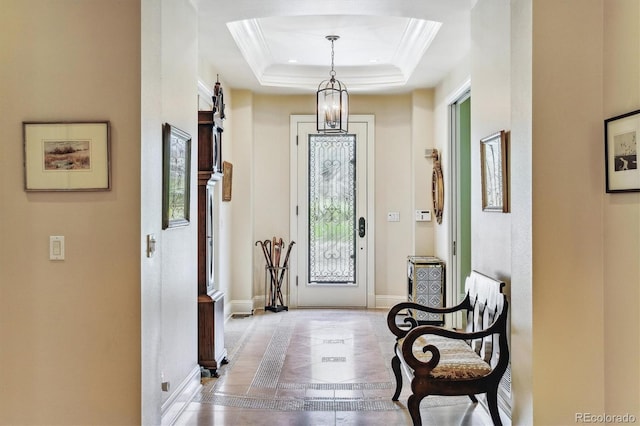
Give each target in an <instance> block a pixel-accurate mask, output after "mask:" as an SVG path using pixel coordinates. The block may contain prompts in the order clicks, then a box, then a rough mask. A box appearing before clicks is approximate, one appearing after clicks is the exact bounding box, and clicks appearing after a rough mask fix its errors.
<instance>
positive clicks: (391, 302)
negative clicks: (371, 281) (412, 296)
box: [375, 295, 407, 309]
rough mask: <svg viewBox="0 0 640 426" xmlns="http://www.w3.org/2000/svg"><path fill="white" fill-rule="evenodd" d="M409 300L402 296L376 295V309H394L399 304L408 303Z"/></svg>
mask: <svg viewBox="0 0 640 426" xmlns="http://www.w3.org/2000/svg"><path fill="white" fill-rule="evenodd" d="M406 301H407V298H406V296H405V297H402V296H390V295H380V296H378V295H376V306H375V307H376V308H385V309H388V308H392V307H393V306H395V305H396V304H398V303H401V302H406Z"/></svg>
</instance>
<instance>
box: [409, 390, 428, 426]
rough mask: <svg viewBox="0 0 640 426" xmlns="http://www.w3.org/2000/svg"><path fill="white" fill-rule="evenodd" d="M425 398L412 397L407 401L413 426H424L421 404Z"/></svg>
mask: <svg viewBox="0 0 640 426" xmlns="http://www.w3.org/2000/svg"><path fill="white" fill-rule="evenodd" d="M422 398H424V396H416V395H411V396H410V397H409V400H408V401H407V408H409V414H410V415H411V420H412V421H413V426H422V418H421V417H420V402H422Z"/></svg>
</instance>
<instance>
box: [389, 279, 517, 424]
mask: <svg viewBox="0 0 640 426" xmlns="http://www.w3.org/2000/svg"><path fill="white" fill-rule="evenodd" d="M503 286H504V282H502V281H499V280H496V279H493V278H490V277H488V276H486V275H483V274H481V273H479V272H476V271H473V272H472V273H471V274H470V275H469V276H468V277H467V279H466V282H465V293H466V295H465V298H464V300H463V301H462V302H461V303H460V304H458V305H457V306H452V307H449V308H434V307H427V306H423V305H419V304H416V303H412V302H403V303H399V304H397V305H395V306H394V307H393V308H391V310H390V311H389V313H388V315H387V325H388V326H389V329H390V330H391V332H392V333H393V334H394V335H395V336H396V345H395V356H394V357H393V359H392V360H391V366H392V368H393V372H394V374H395V378H396V390H395V393H394V395H393V397H392V399H393V400H394V401H397V400H398V397H399V396H400V392H401V390H402V372H401V369H402V370H403V371H404V373H405V375H406V376H407V377H408V378H409V380H410V381H411V391H412V394H411V396H409V399H408V403H407V406H408V409H409V414H410V415H411V418H412V420H413V424H414V426H419V425H421V418H420V402H421V401H422V399H423V398H424V397H426V396H428V395H449V396H453V395H468V396H469V398H470V399H471V401H472V402H474V403H476V402H478V400H477V399H476V396H475V395H476V394H481V393H486V395H487V405H488V406H489V412H490V414H491V419H492V420H493V423H494V424H495V425H502V422H501V421H500V415H499V412H498V400H497V398H498V396H497V394H498V386H499V383H500V379H501V377H502V375H503V374H504V372H505V370H506V369H507V366H508V364H509V347H508V342H507V311H508V302H507V298H506V296H505V295H504V294H503V293H502V287H503ZM417 310H420V311H424V312H430V313H437V314H452V313H455V312H458V311H463V313H464V314H465V318H466V328H465V329H464V330H453V329H447V328H444V327H438V326H433V325H419V324H418V322H417V321H416V320H415V319H414V318H413V317H412V316H408V315H407V312H411V311H417Z"/></svg>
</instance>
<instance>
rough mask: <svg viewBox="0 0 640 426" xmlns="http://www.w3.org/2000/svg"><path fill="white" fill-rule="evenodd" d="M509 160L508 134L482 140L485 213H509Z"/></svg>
mask: <svg viewBox="0 0 640 426" xmlns="http://www.w3.org/2000/svg"><path fill="white" fill-rule="evenodd" d="M507 158H508V157H507V132H505V131H504V130H501V131H499V132H497V133H494V134H493V135H491V136H487V137H486V138H484V139H481V140H480V168H481V173H482V210H483V211H494V212H502V213H507V212H508V211H509V175H508V170H509V168H508V167H507Z"/></svg>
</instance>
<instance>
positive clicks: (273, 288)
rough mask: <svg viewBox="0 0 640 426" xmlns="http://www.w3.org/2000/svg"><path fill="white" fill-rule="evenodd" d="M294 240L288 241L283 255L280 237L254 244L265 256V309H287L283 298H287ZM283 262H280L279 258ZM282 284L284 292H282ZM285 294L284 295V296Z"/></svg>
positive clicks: (283, 245) (276, 310)
mask: <svg viewBox="0 0 640 426" xmlns="http://www.w3.org/2000/svg"><path fill="white" fill-rule="evenodd" d="M294 244H295V242H294V241H291V243H289V247H288V248H287V251H286V254H285V256H281V254H282V252H283V251H284V249H285V244H284V240H283V239H282V238H276V237H273V239H272V240H264V241H256V243H255V245H256V246H257V245H260V246H261V248H262V254H263V255H264V258H265V263H266V264H265V267H264V302H265V303H264V304H265V306H264V309H265V311H271V312H281V311H288V310H289V307H288V306H287V305H285V298H286V300H287V301H288V299H289V255H290V253H291V248H292V247H293V245H294ZM282 257H284V262H283V263H282V264H280V260H281V258H282ZM283 286H284V287H285V292H284V294H283ZM285 295H286V296H285Z"/></svg>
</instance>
